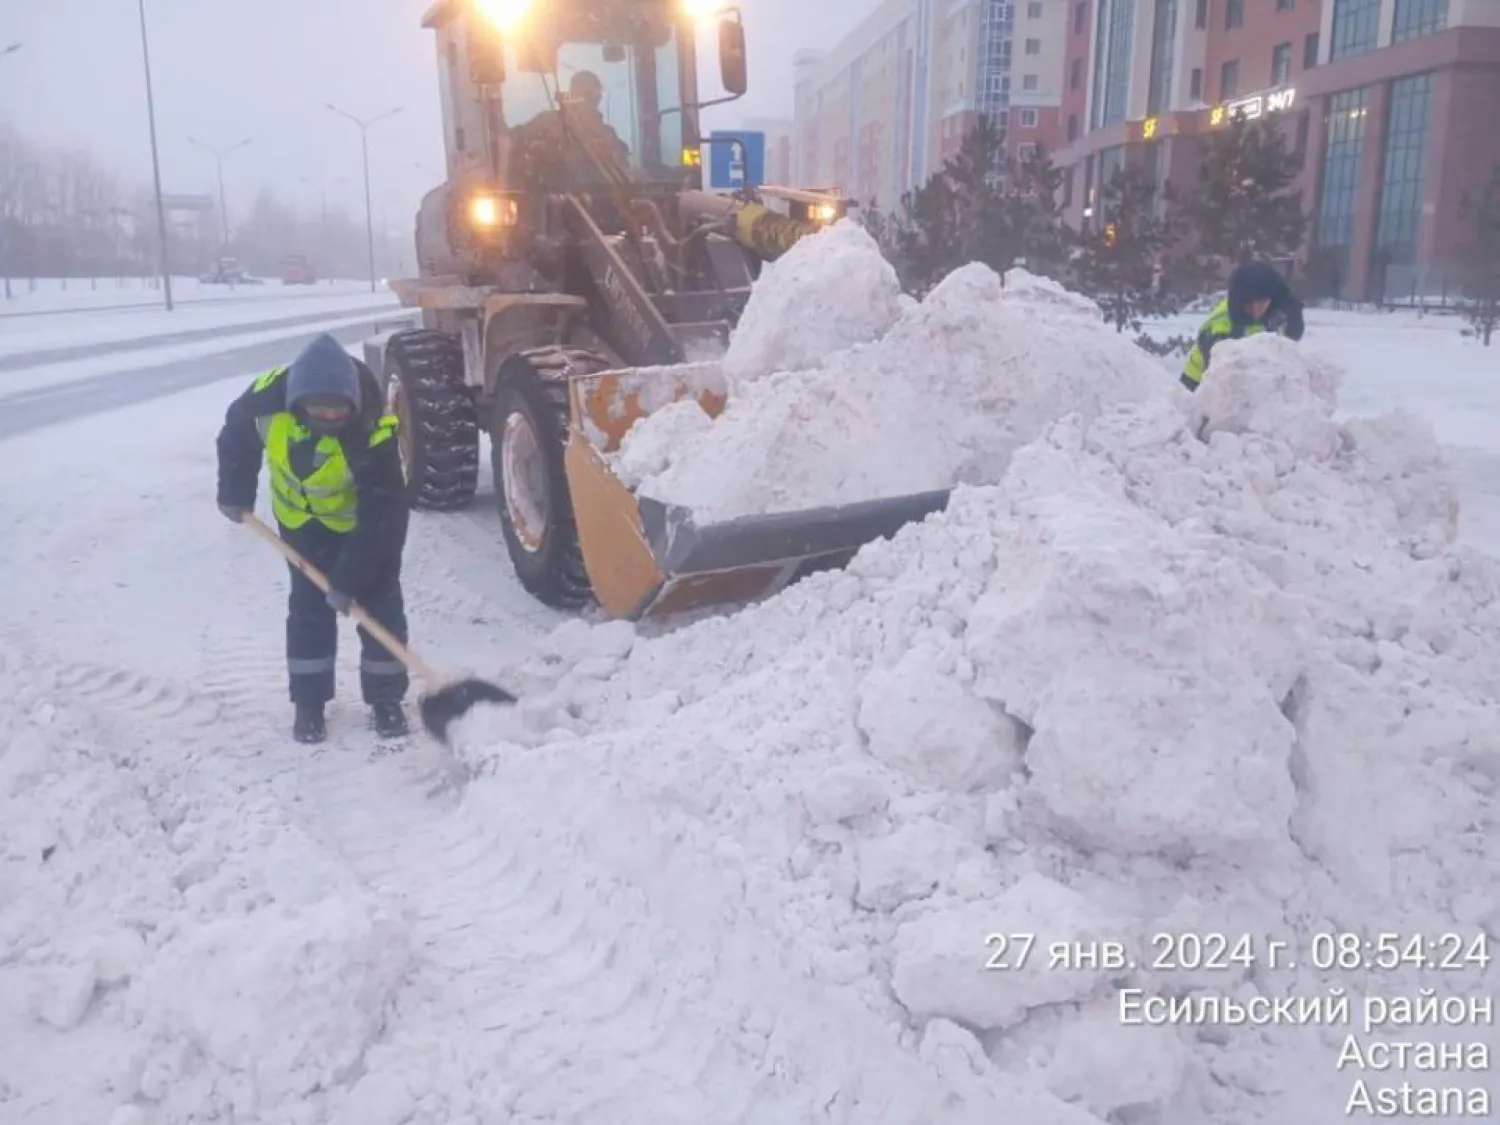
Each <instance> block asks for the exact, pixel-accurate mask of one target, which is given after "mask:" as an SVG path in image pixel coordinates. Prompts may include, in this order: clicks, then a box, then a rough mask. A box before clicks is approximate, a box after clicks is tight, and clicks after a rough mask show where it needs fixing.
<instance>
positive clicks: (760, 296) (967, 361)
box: [613, 222, 1173, 523]
mask: <svg viewBox="0 0 1500 1125" xmlns="http://www.w3.org/2000/svg"><path fill="white" fill-rule="evenodd" d="M1013 277H1014V281H1013V284H1012V287H1009V288H1002V286H1001V282H1000V278H999V276H998V275H997V274H995V273H994V272H993V271H992V270H990V269H988V268H987V267H985V266H983V265H979V264H973V265H968V266H965V267H963V268H962V269H960V270H957V271H955V272H954V273H953V274H951V275H949V277H947V278H946V279H945V280H944V281H943V282H942V283H941V284H939V285H938V286H937V287H936V288H934V289H933V290H932V292H931V293H929V294H928V295H927V297H926V298H925V299H924V300H923V301H921V302H919V303H918V302H911V303H909V304H908V305H907V306H906V307H905V308H904V309H902V308H901V306H900V303H899V302H898V301H897V289H896V280H895V275H894V273H893V271H892V270H891V267H890V266H889V265H888V264H887V263H886V262H885V261H884V259H883V258H881V257H880V252H879V250H878V248H877V247H876V246H875V243H874V242H873V240H872V239H871V238H870V236H869V235H868V234H866V233H865V232H864V231H863V230H862V229H861V228H860V227H858V226H857V225H855V224H853V223H851V222H845V223H840V224H838V225H836V226H835V227H833V228H830V229H829V230H827V231H824V232H822V233H820V234H817V235H815V236H813V237H812V238H809V239H806V240H804V241H803V242H801V243H799V244H798V245H796V246H795V247H793V248H792V250H791V251H790V252H789V253H788V254H787V255H786V256H785V257H784V258H783V259H781V260H780V261H778V262H776V263H774V264H773V266H772V267H770V268H768V269H767V270H766V272H765V274H764V275H763V276H762V277H761V278H760V279H759V280H758V281H757V283H756V286H755V288H754V291H753V293H752V295H751V299H750V303H749V305H748V306H747V308H746V310H745V315H744V318H743V320H742V321H741V323H740V326H739V328H738V330H737V331H736V333H735V335H734V337H733V339H732V340H731V341H730V347H729V352H728V355H727V356H726V358H725V374H726V377H727V379H728V382H729V403H728V406H727V407H726V408H725V410H724V412H723V414H722V415H721V416H720V417H719V418H718V419H717V420H715V421H714V422H713V423H712V424H708V423H707V419H706V416H705V415H704V414H703V411H702V410H701V409H699V407H698V406H697V404H696V403H694V402H691V401H685V402H680V403H677V404H674V405H673V406H671V407H669V408H667V409H665V410H662V411H659V412H658V413H656V414H653V415H650V416H648V417H646V418H644V419H642V420H641V421H640V422H638V423H636V425H635V426H634V427H632V428H631V430H630V432H629V433H627V434H626V436H625V440H624V441H623V442H622V444H621V449H620V451H619V453H618V454H617V455H616V456H615V457H614V461H613V467H614V469H615V471H616V473H617V474H618V475H620V476H621V477H622V479H624V480H625V482H626V483H627V484H628V485H631V486H634V487H637V488H638V491H639V492H640V493H641V494H642V495H645V496H651V497H655V498H657V499H660V500H663V501H666V502H669V503H674V504H681V505H684V506H686V507H689V508H691V509H692V510H693V512H694V516H695V519H696V520H697V521H698V522H699V523H708V522H713V521H717V520H723V519H732V518H734V517H737V516H744V515H754V514H762V513H766V512H772V511H785V510H795V509H800V508H810V507H818V506H821V505H825V504H847V503H854V502H858V501H863V500H873V499H878V498H881V497H890V496H902V495H907V494H910V493H915V492H923V491H927V490H932V489H944V488H949V487H951V486H952V485H954V484H957V483H971V484H974V483H993V482H994V481H997V480H998V479H999V478H1000V476H1001V474H1002V473H1003V472H1004V471H1005V467H1006V465H1007V464H1008V462H1009V460H1010V456H1011V453H1012V452H1013V451H1014V450H1015V449H1016V448H1017V447H1018V446H1020V445H1022V444H1024V443H1026V442H1028V441H1031V440H1033V439H1034V438H1036V436H1037V435H1038V434H1040V433H1041V431H1042V429H1043V428H1044V427H1045V426H1046V425H1048V424H1049V423H1051V422H1052V421H1054V420H1056V419H1057V418H1060V417H1062V416H1063V415H1065V414H1068V413H1071V412H1074V411H1080V412H1082V413H1083V414H1084V415H1085V416H1093V415H1094V414H1096V413H1098V411H1099V410H1101V409H1103V408H1104V407H1106V406H1108V405H1110V404H1113V403H1120V402H1134V401H1141V400H1143V399H1147V398H1150V397H1153V396H1156V397H1166V396H1169V395H1171V394H1172V393H1173V388H1172V383H1171V381H1170V380H1168V379H1165V378H1163V375H1162V371H1161V368H1160V366H1159V365H1158V364H1157V363H1156V362H1155V361H1153V360H1152V359H1151V358H1150V357H1149V356H1148V355H1146V354H1145V353H1144V352H1141V351H1140V350H1139V349H1134V348H1123V347H1120V346H1119V341H1118V339H1117V338H1116V334H1115V333H1114V332H1113V331H1111V330H1110V329H1109V328H1108V327H1107V326H1106V325H1104V324H1103V323H1102V322H1101V321H1100V318H1099V316H1098V310H1097V309H1096V308H1095V307H1094V306H1093V305H1092V304H1091V303H1089V302H1088V301H1086V300H1084V299H1083V298H1080V297H1077V296H1074V295H1071V294H1067V293H1066V292H1065V291H1062V290H1060V289H1058V287H1057V286H1055V285H1053V284H1052V283H1049V282H1043V281H1041V280H1040V279H1033V278H1030V277H1029V276H1028V275H1025V274H1024V273H1023V271H1013ZM831 303H834V304H836V306H837V308H839V309H842V310H845V311H844V315H840V314H839V313H838V312H834V311H830V308H829V306H830V304H831Z"/></svg>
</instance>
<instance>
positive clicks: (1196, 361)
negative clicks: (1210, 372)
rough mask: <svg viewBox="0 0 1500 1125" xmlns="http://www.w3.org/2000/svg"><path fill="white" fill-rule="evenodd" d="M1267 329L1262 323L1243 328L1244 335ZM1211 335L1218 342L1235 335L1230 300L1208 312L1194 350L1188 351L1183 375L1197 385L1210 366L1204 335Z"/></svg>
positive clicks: (1222, 302) (1221, 302)
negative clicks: (1230, 313) (1205, 353)
mask: <svg viewBox="0 0 1500 1125" xmlns="http://www.w3.org/2000/svg"><path fill="white" fill-rule="evenodd" d="M1264 331H1266V326H1265V325H1264V324H1260V323H1251V324H1247V325H1245V326H1244V328H1243V329H1241V332H1240V334H1241V335H1242V336H1254V335H1256V334H1257V333H1260V332H1264ZM1205 334H1206V335H1209V336H1212V337H1213V338H1214V340H1215V341H1216V342H1217V341H1219V340H1229V339H1232V338H1233V337H1234V321H1233V320H1231V319H1230V316H1229V302H1228V300H1223V301H1220V302H1219V303H1218V304H1217V305H1215V306H1214V310H1213V312H1211V313H1209V314H1208V319H1207V320H1205V321H1204V322H1203V327H1202V328H1201V329H1199V330H1198V339H1197V341H1195V342H1194V343H1193V350H1192V351H1190V352H1188V357H1187V365H1186V366H1185V367H1183V369H1182V377H1183V378H1184V379H1186V380H1187V381H1188V382H1190V383H1192V384H1193V385H1194V386H1197V385H1199V384H1201V383H1202V382H1203V372H1204V371H1205V370H1206V369H1207V367H1208V357H1207V356H1205V355H1204V354H1203V344H1202V340H1203V337H1204V335H1205Z"/></svg>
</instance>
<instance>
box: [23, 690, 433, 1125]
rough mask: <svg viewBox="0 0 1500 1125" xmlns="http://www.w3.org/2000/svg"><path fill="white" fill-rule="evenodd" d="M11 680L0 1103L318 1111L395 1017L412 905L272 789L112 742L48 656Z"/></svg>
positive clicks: (60, 1110)
mask: <svg viewBox="0 0 1500 1125" xmlns="http://www.w3.org/2000/svg"><path fill="white" fill-rule="evenodd" d="M0 683H3V685H4V691H3V692H0V730H3V731H4V732H5V734H4V735H3V741H0V1043H3V1044H4V1047H3V1049H0V1107H3V1106H5V1105H6V1104H7V1103H14V1105H13V1106H12V1110H13V1111H14V1112H16V1113H18V1114H19V1115H20V1119H23V1120H39V1121H40V1120H47V1121H58V1122H63V1121H86V1120H88V1121H93V1120H99V1118H98V1117H97V1111H98V1107H99V1105H100V1103H101V1102H103V1103H104V1104H105V1105H108V1104H110V1103H114V1104H115V1105H116V1107H117V1112H116V1117H117V1118H118V1119H119V1120H120V1121H132V1120H133V1121H140V1122H147V1121H149V1122H152V1123H156V1122H161V1123H173V1122H186V1121H190V1120H193V1121H197V1120H206V1119H208V1118H209V1117H212V1118H213V1119H215V1120H217V1119H228V1118H230V1117H233V1119H235V1120H240V1121H271V1120H278V1121H303V1120H306V1121H311V1120H313V1118H311V1117H308V1116H306V1110H305V1108H304V1107H305V1106H306V1105H307V1104H308V1099H309V1098H312V1097H314V1096H315V1095H318V1094H319V1092H320V1091H327V1090H330V1089H332V1088H334V1087H336V1086H337V1085H339V1084H340V1083H347V1082H349V1081H351V1080H352V1079H353V1078H354V1077H355V1076H356V1075H357V1074H358V1073H359V1071H360V1068H361V1064H362V1059H363V1056H364V1054H365V1051H366V1050H367V1048H368V1047H369V1046H370V1045H371V1044H372V1043H373V1042H374V1041H375V1040H376V1038H377V1037H378V1036H379V1035H380V1034H381V1032H382V1029H383V1027H384V1025H385V1021H386V1018H387V1014H388V1005H389V1002H390V1000H391V998H392V996H393V995H394V994H395V991H396V989H397V988H398V986H399V985H400V983H401V981H402V980H403V978H404V976H405V974H406V971H407V967H408V964H409V962H410V959H411V950H410V948H409V945H408V940H407V929H406V923H405V921H404V919H403V918H402V917H401V916H400V915H399V914H398V913H396V912H395V910H394V909H393V908H392V907H391V906H390V905H389V904H388V903H385V902H383V901H381V900H379V899H377V898H375V897H373V896H372V895H370V894H369V893H368V892H366V891H364V890H363V889H361V888H360V887H359V886H358V885H357V884H355V883H354V882H353V880H352V879H351V877H350V875H349V873H348V871H347V869H346V868H344V867H342V866H341V865H339V864H338V863H337V862H335V861H333V860H332V858H331V857H330V856H328V855H326V854H325V853H323V852H322V851H321V850H320V849H319V848H318V847H317V846H316V845H315V844H314V843H313V842H312V841H311V840H309V839H308V838H307V837H306V836H304V835H302V834H301V833H300V832H298V831H296V830H295V829H293V828H292V827H291V826H290V825H289V824H288V823H287V822H286V820H285V814H284V813H283V812H282V811H281V810H280V809H279V807H277V806H276V805H275V804H274V802H271V801H269V800H268V799H267V798H266V797H265V796H264V795H261V796H260V797H258V798H255V799H246V798H237V796H236V794H235V792H234V790H233V788H232V787H231V786H229V785H227V784H226V785H222V789H219V788H216V787H215V779H214V778H209V779H207V784H205V785H203V787H202V788H201V790H200V789H198V788H195V786H194V785H193V784H192V781H191V779H190V776H189V773H188V770H187V768H186V761H185V760H182V761H181V763H180V768H181V769H182V772H181V773H179V774H177V775H176V776H166V775H163V774H161V772H160V767H161V762H159V761H157V762H154V763H153V762H152V760H151V759H150V757H149V756H147V758H144V759H142V758H136V757H127V756H124V755H123V754H118V755H112V754H111V753H110V752H109V751H108V750H106V749H104V747H106V746H108V745H110V744H111V743H113V742H114V740H113V739H111V738H110V737H109V736H108V735H107V734H106V733H104V732H101V731H99V730H97V729H93V728H92V727H91V725H90V724H89V723H88V722H87V721H86V720H84V719H82V718H80V717H79V716H78V715H75V714H73V713H71V712H70V711H69V710H67V709H66V708H65V707H59V706H58V704H57V702H56V701H57V700H60V699H62V698H63V697H64V696H65V694H66V691H67V688H66V686H65V685H64V684H59V683H49V682H47V680H46V679H45V677H44V676H43V675H41V674H39V673H38V671H37V670H35V669H23V668H21V667H20V666H19V665H17V664H14V663H9V662H7V663H6V664H4V665H0ZM153 766H154V768H153ZM218 780H219V781H220V782H221V783H222V779H218ZM40 1106H45V1107H46V1109H44V1110H41V1111H40V1116H34V1117H33V1116H28V1111H31V1112H33V1113H35V1112H38V1111H37V1107H40ZM10 1112H11V1110H7V1109H4V1108H0V1117H3V1118H5V1119H6V1120H11V1117H10V1116H9V1114H10Z"/></svg>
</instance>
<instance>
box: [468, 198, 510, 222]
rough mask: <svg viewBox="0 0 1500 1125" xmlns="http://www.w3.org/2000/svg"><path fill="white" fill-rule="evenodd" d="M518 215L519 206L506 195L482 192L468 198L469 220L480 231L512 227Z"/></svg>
mask: <svg viewBox="0 0 1500 1125" xmlns="http://www.w3.org/2000/svg"><path fill="white" fill-rule="evenodd" d="M520 217H521V209H520V207H519V206H517V204H516V201H515V200H514V199H512V198H511V197H510V196H508V195H490V194H482V195H476V196H474V197H473V198H472V199H470V200H469V221H470V222H471V223H473V224H474V226H476V227H477V228H479V229H480V230H482V231H495V230H500V229H502V228H504V227H513V226H515V225H516V223H517V222H518V221H520Z"/></svg>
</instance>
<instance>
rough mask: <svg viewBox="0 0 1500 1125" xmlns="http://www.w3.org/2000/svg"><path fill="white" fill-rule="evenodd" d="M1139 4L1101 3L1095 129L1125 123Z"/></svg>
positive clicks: (1133, 0) (1116, 0)
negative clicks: (1136, 12)
mask: <svg viewBox="0 0 1500 1125" xmlns="http://www.w3.org/2000/svg"><path fill="white" fill-rule="evenodd" d="M1135 8H1136V0H1099V14H1098V17H1097V18H1096V21H1095V25H1094V81H1093V110H1092V115H1091V118H1090V125H1091V127H1092V128H1095V129H1100V128H1103V127H1104V126H1106V125H1114V124H1116V123H1118V122H1121V121H1124V120H1125V109H1126V102H1127V95H1128V94H1129V92H1130V64H1131V54H1130V46H1131V43H1130V40H1131V37H1132V33H1133V32H1134V30H1135Z"/></svg>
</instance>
